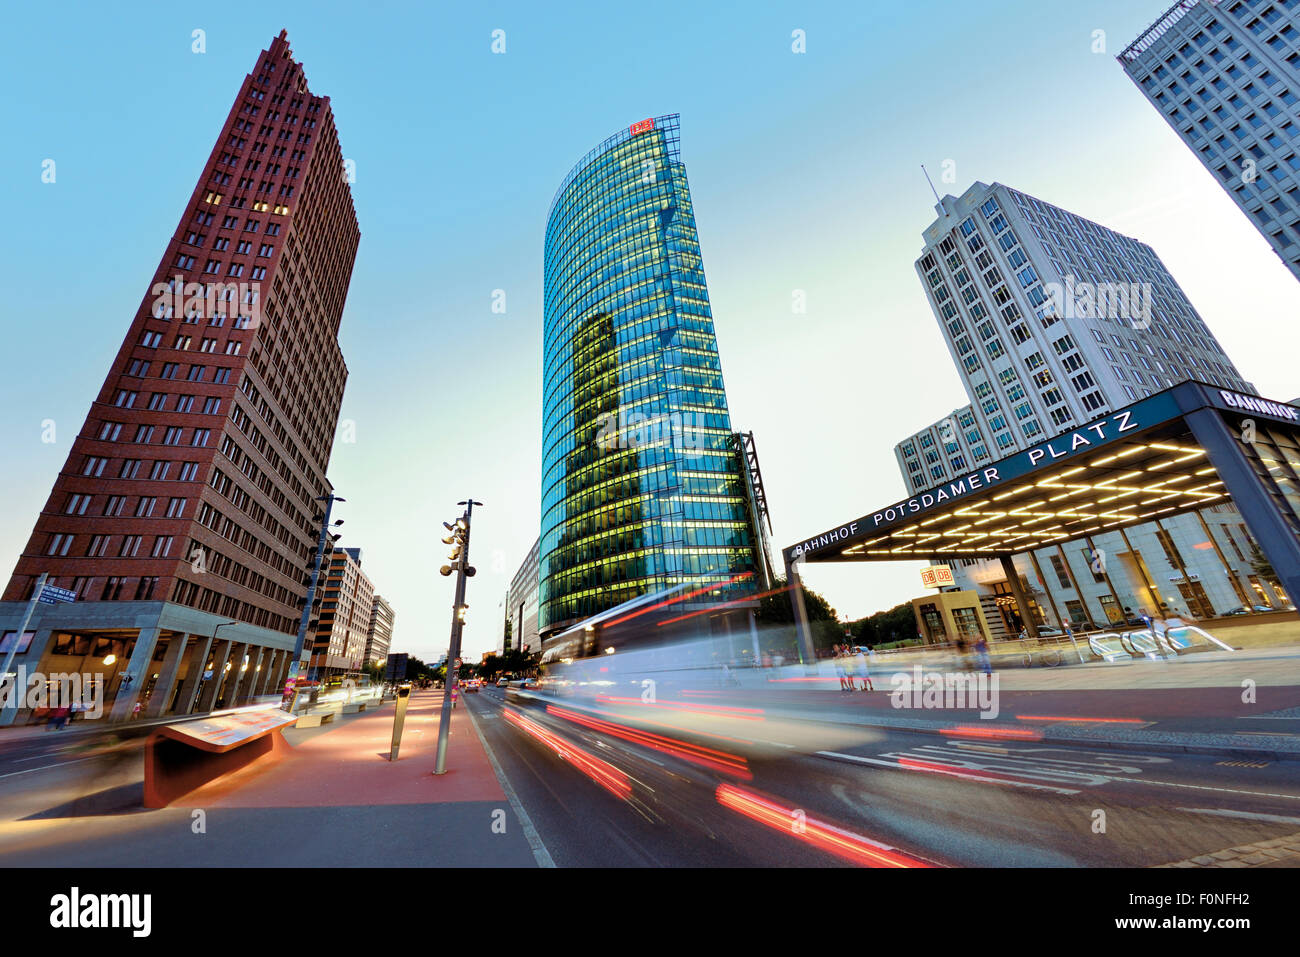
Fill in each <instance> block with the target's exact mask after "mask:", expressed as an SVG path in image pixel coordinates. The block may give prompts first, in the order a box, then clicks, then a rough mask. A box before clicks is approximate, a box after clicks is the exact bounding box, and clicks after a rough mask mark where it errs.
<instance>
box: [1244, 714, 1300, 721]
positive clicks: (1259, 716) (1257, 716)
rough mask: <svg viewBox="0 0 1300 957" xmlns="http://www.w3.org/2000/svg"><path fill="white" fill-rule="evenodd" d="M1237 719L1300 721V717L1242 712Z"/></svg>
mask: <svg viewBox="0 0 1300 957" xmlns="http://www.w3.org/2000/svg"><path fill="white" fill-rule="evenodd" d="M1237 720H1238V721H1300V717H1293V718H1287V717H1284V716H1282V715H1278V714H1242V715H1238V716H1237Z"/></svg>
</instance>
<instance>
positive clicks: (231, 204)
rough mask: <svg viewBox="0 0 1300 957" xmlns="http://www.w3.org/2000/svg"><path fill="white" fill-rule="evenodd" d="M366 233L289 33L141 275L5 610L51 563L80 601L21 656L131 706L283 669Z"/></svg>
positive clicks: (229, 696)
mask: <svg viewBox="0 0 1300 957" xmlns="http://www.w3.org/2000/svg"><path fill="white" fill-rule="evenodd" d="M149 155H153V156H156V155H157V154H156V153H151V154H149ZM359 239H360V231H359V229H358V226H357V219H356V214H355V211H354V209H353V204H352V195H351V191H350V189H349V187H348V183H347V179H346V178H345V176H344V161H343V154H342V151H341V148H340V145H339V137H338V131H337V130H336V128H335V124H334V117H333V114H332V112H331V109H330V101H329V98H328V97H323V96H319V95H317V94H315V93H312V92H311V90H310V89H309V88H308V84H307V80H306V77H305V76H304V74H303V68H302V65H301V64H300V63H298V62H297V61H296V60H295V59H294V58H293V54H292V51H291V50H290V49H289V44H288V40H287V38H286V36H285V34H284V33H283V32H281V34H280V35H279V36H278V37H276V38H275V39H274V40H272V42H271V45H270V48H269V49H268V50H265V51H263V52H262V53H261V54H260V55H259V56H258V58H257V61H256V63H255V65H254V67H253V70H252V72H250V73H249V74H248V75H247V76H246V77H245V79H244V81H243V83H242V84H241V86H240V88H239V93H238V95H237V96H236V98H235V102H234V104H233V106H231V108H230V112H229V114H228V116H227V117H226V120H225V123H224V124H223V126H222V128H221V132H220V135H219V136H218V137H217V141H216V143H215V145H214V146H213V148H212V152H211V154H210V155H209V157H208V160H207V163H206V164H205V165H204V168H203V172H202V174H201V175H200V176H199V178H198V181H197V183H196V184H195V187H194V190H193V192H192V193H191V194H190V196H189V197H188V199H187V200H186V201H185V204H184V207H183V209H182V211H181V214H180V218H179V222H178V224H177V226H176V229H175V231H174V233H173V235H172V236H171V237H170V239H169V240H168V242H167V245H166V249H165V251H164V253H163V256H162V259H161V261H160V262H159V263H158V266H157V268H156V269H155V270H154V271H153V272H152V273H150V274H149V275H148V276H147V277H146V276H141V277H140V278H141V285H142V286H143V287H144V295H143V298H142V299H141V302H140V305H139V306H138V308H137V309H136V310H135V312H134V315H133V316H132V317H131V318H130V321H129V325H128V328H127V330H126V335H125V338H124V340H123V342H122V346H121V348H120V350H119V351H118V353H117V356H116V358H115V359H114V360H113V363H112V366H111V368H110V369H109V372H108V375H107V377H106V378H105V380H104V384H103V386H102V387H101V388H100V390H99V392H98V394H97V396H96V397H95V400H94V402H93V403H92V405H91V408H90V412H89V414H88V415H87V417H86V421H85V424H84V425H83V426H82V428H81V431H80V432H79V433H78V435H77V437H76V439H75V440H74V442H73V445H72V449H71V451H70V453H69V455H68V458H67V462H66V463H65V465H64V466H63V468H62V470H61V471H60V473H59V476H58V478H57V480H56V481H55V484H54V489H53V491H52V493H51V494H50V497H49V500H48V502H47V503H46V505H45V507H44V509H42V511H41V514H40V516H39V517H38V518H37V520H36V527H35V530H34V531H33V533H32V536H31V539H30V540H29V542H28V544H27V546H26V548H24V550H23V553H22V556H21V558H20V559H19V560H18V564H17V567H16V569H15V570H14V573H13V576H12V577H11V578H10V580H9V583H8V586H7V587H6V588H5V590H4V601H3V602H2V603H0V628H3V627H8V628H16V627H17V623H18V622H20V621H21V620H22V618H23V615H24V612H25V610H26V601H27V599H28V598H29V597H31V595H32V593H33V589H34V587H35V585H36V582H37V579H38V577H39V576H40V575H42V574H47V575H48V576H49V579H48V580H49V581H50V582H53V583H54V584H56V585H57V586H59V587H61V588H64V589H67V590H68V591H70V592H72V593H73V594H74V595H75V598H76V600H75V601H74V602H70V603H61V604H54V605H46V604H40V605H39V606H38V608H37V611H36V613H35V614H34V615H33V617H32V619H31V623H30V625H29V626H28V629H29V631H30V632H31V637H30V640H29V639H28V638H26V637H24V638H23V640H22V641H21V642H19V644H20V646H22V647H24V648H25V650H24V651H23V653H22V654H20V655H19V656H18V658H17V663H18V664H22V665H25V666H26V667H27V668H28V670H29V671H31V670H37V669H38V667H39V668H40V669H41V670H45V671H79V670H80V671H86V670H92V671H96V672H97V673H101V674H103V675H104V677H105V678H106V680H107V681H108V693H109V696H110V697H114V696H115V697H116V704H115V706H114V707H115V708H116V709H117V711H118V712H119V713H127V712H126V710H125V709H131V708H133V706H134V704H135V702H136V700H137V699H138V698H139V696H141V695H142V694H143V695H144V696H145V697H146V698H147V704H146V706H145V711H146V713H166V712H169V711H176V712H182V713H183V712H188V711H190V710H192V709H205V708H207V707H210V706H212V705H213V704H216V703H221V702H223V701H224V702H225V703H227V704H229V703H230V702H231V701H233V700H236V699H237V698H239V697H243V696H244V695H246V694H247V693H253V692H257V691H261V690H265V689H266V688H270V687H274V685H275V683H276V681H278V680H279V678H280V677H282V676H283V674H285V672H286V670H287V665H288V658H289V656H290V655H291V654H292V651H293V647H294V641H295V636H296V633H297V629H298V622H299V617H300V615H301V611H302V606H303V602H304V600H305V596H306V587H307V583H306V573H305V569H306V568H307V567H308V566H309V563H310V561H311V558H312V555H313V553H314V550H315V546H316V538H317V532H318V519H317V515H318V513H319V509H320V505H319V502H318V498H319V497H320V496H324V495H325V494H326V493H328V492H329V491H330V484H329V482H328V481H327V479H326V477H325V473H326V467H327V465H328V464H329V458H330V451H331V447H332V444H333V440H334V431H335V427H336V424H337V419H338V412H339V406H340V403H341V402H342V398H343V388H344V383H345V381H346V379H347V368H346V366H345V365H344V362H343V355H342V352H341V351H340V349H339V343H338V331H339V324H340V322H341V320H342V317H343V307H344V302H345V301H346V299H347V292H348V284H349V282H350V279H351V275H352V266H353V262H354V260H355V257H356V251H357V245H358V242H359ZM245 657H246V658H247V659H248V663H249V667H248V668H247V669H242V668H235V669H229V672H230V673H231V674H234V675H236V676H238V675H240V674H241V673H242V674H243V676H244V679H243V680H242V681H236V682H232V681H230V680H226V681H224V682H223V681H222V679H221V676H222V675H223V674H224V673H226V672H227V669H226V668H225V664H226V663H227V661H228V660H235V661H239V660H242V659H243V658H245ZM106 661H107V662H110V663H108V664H106V663H105V662H106ZM205 676H207V677H205ZM10 717H12V716H10Z"/></svg>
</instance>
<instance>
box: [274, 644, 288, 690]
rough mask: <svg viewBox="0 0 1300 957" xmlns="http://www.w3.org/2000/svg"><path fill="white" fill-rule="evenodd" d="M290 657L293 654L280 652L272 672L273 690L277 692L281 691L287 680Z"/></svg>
mask: <svg viewBox="0 0 1300 957" xmlns="http://www.w3.org/2000/svg"><path fill="white" fill-rule="evenodd" d="M292 657H293V655H292V654H290V653H289V652H287V651H285V652H281V654H280V659H279V661H277V662H276V665H275V671H274V672H273V674H274V675H275V690H276V692H277V693H278V692H280V691H283V690H284V686H285V685H286V684H287V683H288V681H289V664H290V659H291V658H292Z"/></svg>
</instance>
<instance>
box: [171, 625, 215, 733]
mask: <svg viewBox="0 0 1300 957" xmlns="http://www.w3.org/2000/svg"><path fill="white" fill-rule="evenodd" d="M211 649H212V638H211V636H209V635H195V636H194V641H193V642H191V644H190V662H189V664H188V665H186V668H185V681H184V683H183V684H182V685H181V694H180V697H179V698H177V699H176V713H177V714H189V713H190V709H192V708H193V707H194V697H195V695H196V694H197V693H198V690H199V683H200V682H201V681H202V680H203V669H204V668H205V667H206V666H207V663H208V652H209V651H210V650H211Z"/></svg>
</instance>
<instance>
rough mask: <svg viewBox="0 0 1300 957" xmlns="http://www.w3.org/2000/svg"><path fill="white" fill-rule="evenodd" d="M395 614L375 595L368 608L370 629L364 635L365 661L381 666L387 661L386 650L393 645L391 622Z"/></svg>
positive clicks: (385, 602) (383, 600)
mask: <svg viewBox="0 0 1300 957" xmlns="http://www.w3.org/2000/svg"><path fill="white" fill-rule="evenodd" d="M395 618H396V614H395V613H394V612H393V606H392V605H390V604H389V603H388V601H387V599H385V598H384V597H383V596H382V595H376V596H375V600H374V603H373V604H372V605H371V607H370V629H369V631H367V633H366V661H367V662H373V663H376V664H383V663H384V661H386V660H387V659H388V648H389V646H390V645H391V644H392V643H393V622H394V620H395Z"/></svg>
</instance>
